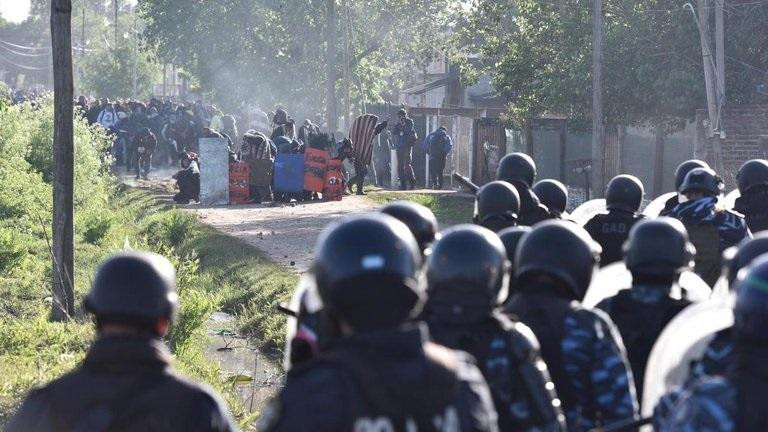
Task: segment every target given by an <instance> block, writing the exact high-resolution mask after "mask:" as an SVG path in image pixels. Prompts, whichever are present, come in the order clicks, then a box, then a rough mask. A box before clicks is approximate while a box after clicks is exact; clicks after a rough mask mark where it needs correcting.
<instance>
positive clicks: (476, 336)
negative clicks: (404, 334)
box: [424, 225, 565, 432]
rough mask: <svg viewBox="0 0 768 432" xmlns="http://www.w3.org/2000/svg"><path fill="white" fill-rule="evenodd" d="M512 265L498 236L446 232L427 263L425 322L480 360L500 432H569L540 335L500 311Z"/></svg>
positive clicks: (469, 229) (472, 229)
mask: <svg viewBox="0 0 768 432" xmlns="http://www.w3.org/2000/svg"><path fill="white" fill-rule="evenodd" d="M508 266H509V262H508V261H507V259H506V251H505V250H504V245H503V244H502V243H501V240H499V238H498V237H497V236H496V235H495V234H493V233H492V232H491V231H489V230H487V229H485V228H481V227H477V226H473V225H459V226H457V227H454V228H451V229H450V230H448V231H446V232H445V233H443V237H442V238H441V239H440V240H439V241H438V242H437V243H436V244H435V246H434V248H433V250H432V253H431V255H430V256H429V259H428V263H427V285H428V291H427V292H428V300H427V303H426V305H425V313H424V316H425V321H426V322H427V324H428V325H429V331H430V334H431V335H432V340H434V341H435V342H437V343H439V344H441V345H444V346H447V347H449V348H453V349H459V350H462V351H466V352H468V353H470V354H472V356H474V357H475V359H476V360H477V363H478V366H479V368H480V370H481V371H482V372H483V375H484V376H485V378H486V380H487V381H488V385H489V387H490V388H491V395H492V396H493V400H494V403H495V405H496V411H497V412H498V414H499V428H500V429H501V430H505V431H508V430H509V431H511V430H514V431H521V432H522V431H541V430H547V431H560V430H565V417H564V416H563V414H562V412H561V411H560V401H559V400H557V396H556V394H555V393H554V391H551V384H549V386H548V383H550V378H549V374H548V372H547V370H546V365H545V364H544V362H543V360H542V359H541V357H540V354H539V346H538V345H539V344H538V341H537V340H536V337H535V336H534V335H533V333H532V332H531V330H530V329H529V328H528V327H526V326H525V325H524V324H522V323H516V322H513V321H511V320H510V319H508V318H507V317H505V316H504V315H502V314H501V313H500V312H499V311H498V306H499V305H500V304H501V303H502V302H503V301H504V300H505V299H506V293H507V290H506V283H507V277H508Z"/></svg>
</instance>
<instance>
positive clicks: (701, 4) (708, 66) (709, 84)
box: [688, 0, 718, 137]
mask: <svg viewBox="0 0 768 432" xmlns="http://www.w3.org/2000/svg"><path fill="white" fill-rule="evenodd" d="M688 5H689V6H690V7H691V11H693V6H691V5H690V3H688ZM696 9H698V11H699V13H698V15H697V14H696V12H694V17H695V18H696V19H697V25H698V27H699V40H700V42H701V56H702V60H703V63H704V85H705V86H706V89H707V112H708V114H709V128H708V130H707V136H708V137H711V136H712V133H713V131H714V130H715V129H716V128H717V123H718V122H717V93H716V92H715V80H714V75H715V71H714V70H713V64H714V63H713V61H712V51H711V50H710V48H709V8H708V6H707V0H696Z"/></svg>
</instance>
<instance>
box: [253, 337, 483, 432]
mask: <svg viewBox="0 0 768 432" xmlns="http://www.w3.org/2000/svg"><path fill="white" fill-rule="evenodd" d="M428 338H429V335H428V332H427V331H426V328H425V327H423V326H411V327H407V328H403V329H393V330H381V331H377V332H375V333H366V334H359V335H354V336H350V337H345V338H339V339H337V340H335V341H333V342H332V343H331V344H330V345H329V346H328V347H327V349H325V350H323V352H322V353H321V354H320V356H319V357H318V358H316V359H315V360H313V361H310V362H307V363H304V364H302V365H300V366H297V367H294V368H293V369H291V370H290V371H289V372H288V377H287V382H286V384H285V387H284V388H283V389H282V390H281V392H280V394H279V395H278V396H277V397H276V398H275V399H274V400H273V401H272V402H271V403H270V405H269V406H268V407H267V408H266V409H265V411H264V414H263V416H262V418H261V419H260V421H259V430H263V431H292V432H293V431H359V432H365V431H395V430H398V431H419V432H423V431H496V430H498V427H497V418H496V412H495V410H494V408H493V401H492V400H491V396H490V394H489V392H488V387H487V385H486V383H485V380H484V379H483V377H482V375H481V373H480V371H479V370H478V369H477V367H476V366H475V365H474V363H473V362H472V360H471V358H470V357H469V356H468V355H466V354H464V353H460V352H457V351H452V350H449V349H447V348H444V347H441V346H439V345H435V344H433V343H431V342H428Z"/></svg>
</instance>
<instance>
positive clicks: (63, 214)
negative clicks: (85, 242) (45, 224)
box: [51, 0, 75, 321]
mask: <svg viewBox="0 0 768 432" xmlns="http://www.w3.org/2000/svg"><path fill="white" fill-rule="evenodd" d="M51 51H52V57H53V105H54V110H53V119H54V126H53V246H52V248H53V251H52V255H53V281H52V282H53V284H52V286H53V307H52V309H51V319H52V320H54V321H64V320H66V319H69V318H70V317H71V316H72V314H73V313H74V310H75V299H74V258H75V247H74V237H75V230H74V212H75V208H74V199H73V196H74V178H75V170H74V154H75V152H74V135H73V124H72V122H73V120H72V116H73V104H72V100H73V95H74V89H73V83H72V0H52V1H51Z"/></svg>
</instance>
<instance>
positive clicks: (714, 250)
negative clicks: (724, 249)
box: [683, 214, 723, 286]
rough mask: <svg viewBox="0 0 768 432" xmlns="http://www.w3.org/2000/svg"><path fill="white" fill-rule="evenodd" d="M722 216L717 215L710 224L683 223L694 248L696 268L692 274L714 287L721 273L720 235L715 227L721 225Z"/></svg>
mask: <svg viewBox="0 0 768 432" xmlns="http://www.w3.org/2000/svg"><path fill="white" fill-rule="evenodd" d="M722 219H723V215H722V214H718V215H717V216H715V220H714V221H713V222H711V223H704V224H699V223H694V222H689V221H683V224H684V225H685V229H686V230H687V231H688V237H689V238H690V240H691V243H693V245H694V246H696V257H695V259H694V262H695V263H696V267H695V268H694V272H695V273H696V274H697V275H699V276H701V278H702V279H703V280H704V282H706V283H707V284H708V285H709V286H714V285H715V283H716V282H717V280H718V279H719V278H720V273H721V271H722V261H721V260H722V258H721V255H720V233H719V232H718V230H717V227H718V226H719V225H720V223H722Z"/></svg>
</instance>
